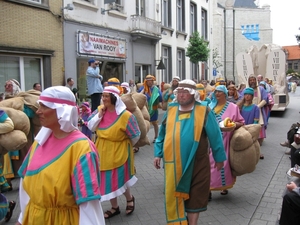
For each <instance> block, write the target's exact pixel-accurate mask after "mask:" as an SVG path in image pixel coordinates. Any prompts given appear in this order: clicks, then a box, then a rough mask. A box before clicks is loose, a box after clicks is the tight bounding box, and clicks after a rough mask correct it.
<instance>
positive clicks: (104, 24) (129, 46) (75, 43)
mask: <svg viewBox="0 0 300 225" xmlns="http://www.w3.org/2000/svg"><path fill="white" fill-rule="evenodd" d="M68 4H74V10H69V11H66V12H65V14H64V18H65V22H64V43H65V46H64V47H65V48H64V53H65V67H66V77H72V78H74V80H75V83H76V82H77V85H78V87H79V92H80V95H81V96H83V95H85V90H86V83H85V82H86V80H85V74H86V69H87V67H88V63H87V61H88V60H89V59H90V58H94V59H95V60H99V61H100V62H101V65H100V74H102V75H103V77H104V81H107V80H108V79H109V78H111V77H116V78H118V79H119V80H120V82H124V81H126V82H128V81H129V80H134V81H135V82H136V83H139V82H143V80H144V78H145V76H146V75H148V74H153V75H156V67H155V63H156V61H155V45H156V44H157V42H158V41H159V40H160V39H161V24H160V22H159V21H157V20H156V19H155V18H156V15H155V14H156V10H155V7H156V4H155V1H146V0H126V1H125V0H120V1H108V0H104V1H102V0H101V1H100V0H98V1H96V0H95V1H83V0H73V1H72V0H69V1H67V0H66V1H65V6H66V5H68ZM133 6H134V7H133Z"/></svg>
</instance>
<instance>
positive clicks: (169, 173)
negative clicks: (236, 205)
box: [154, 80, 226, 225]
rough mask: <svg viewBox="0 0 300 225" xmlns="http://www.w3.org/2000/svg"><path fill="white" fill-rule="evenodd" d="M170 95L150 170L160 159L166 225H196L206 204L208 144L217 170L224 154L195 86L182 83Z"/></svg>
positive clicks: (211, 116) (210, 114) (210, 115)
mask: <svg viewBox="0 0 300 225" xmlns="http://www.w3.org/2000/svg"><path fill="white" fill-rule="evenodd" d="M174 94H175V99H174V101H173V102H171V103H169V106H168V109H167V111H166V113H165V114H164V118H163V121H162V125H161V126H160V130H159V136H158V138H157V140H156V142H155V145H154V157H155V158H154V167H155V168H156V169H159V168H160V167H161V165H160V161H161V158H163V165H164V170H165V203H166V204H165V207H166V219H167V224H182V225H187V224H189V225H196V224H197V221H198V218H199V214H200V212H203V211H206V209H207V203H208V195H209V186H210V160H209V154H208V153H209V151H208V150H209V142H210V147H211V149H212V152H213V158H214V160H215V167H216V168H217V169H218V170H220V169H222V167H223V166H224V161H225V160H226V154H225V150H224V145H223V141H222V135H221V131H220V128H219V125H218V123H217V120H216V117H215V114H214V112H213V111H211V110H210V109H209V107H207V104H206V103H201V101H200V98H199V97H200V96H199V92H198V91H197V90H196V83H195V82H194V81H192V80H183V81H181V82H179V85H178V87H177V88H176V89H175V90H174ZM195 124H196V125H197V126H195ZM199 193H201V194H199ZM185 213H187V217H186V214H185Z"/></svg>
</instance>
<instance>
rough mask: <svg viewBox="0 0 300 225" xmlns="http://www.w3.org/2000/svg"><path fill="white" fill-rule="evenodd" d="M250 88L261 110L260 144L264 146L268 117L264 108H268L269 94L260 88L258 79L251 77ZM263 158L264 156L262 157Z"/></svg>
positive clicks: (254, 101) (249, 79)
mask: <svg viewBox="0 0 300 225" xmlns="http://www.w3.org/2000/svg"><path fill="white" fill-rule="evenodd" d="M248 84H249V87H251V88H253V90H254V98H253V103H254V104H255V105H257V106H258V108H259V124H260V125H261V129H260V133H259V138H258V142H259V144H260V145H262V143H263V140H264V138H266V128H267V115H266V113H265V112H266V111H265V110H264V107H267V102H268V93H267V92H266V91H265V89H264V88H263V87H260V86H258V84H257V82H256V77H255V76H254V75H250V76H249V78H248ZM261 156H263V155H261Z"/></svg>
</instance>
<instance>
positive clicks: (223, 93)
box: [209, 85, 245, 195]
mask: <svg viewBox="0 0 300 225" xmlns="http://www.w3.org/2000/svg"><path fill="white" fill-rule="evenodd" d="M227 97H228V91H227V89H226V87H225V86H224V85H219V86H217V87H216V89H215V91H214V93H213V98H212V99H214V100H212V102H211V103H210V104H209V107H210V108H211V109H212V110H213V111H214V112H215V114H216V118H217V121H218V122H219V123H220V122H221V121H223V120H224V119H225V118H227V117H229V118H230V120H231V121H233V122H234V123H235V125H236V129H238V128H239V127H241V126H242V125H243V124H244V122H245V121H244V118H243V117H242V115H241V114H240V109H239V107H238V106H237V105H235V104H233V103H231V102H228V101H227V100H226V99H227ZM222 135H223V143H224V148H225V151H226V156H227V159H228V160H226V161H225V162H224V167H223V168H222V170H220V171H218V170H217V169H216V168H215V166H214V160H213V152H210V163H211V181H210V189H211V190H212V191H216V190H221V194H222V195H226V194H228V190H227V189H229V188H232V187H233V185H234V183H235V181H236V177H235V176H233V174H232V172H231V167H230V162H229V153H230V139H231V137H232V135H233V131H230V132H222Z"/></svg>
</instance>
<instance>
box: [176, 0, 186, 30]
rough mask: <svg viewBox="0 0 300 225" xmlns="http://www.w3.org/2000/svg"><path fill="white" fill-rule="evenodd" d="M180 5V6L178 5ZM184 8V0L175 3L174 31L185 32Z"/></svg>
mask: <svg viewBox="0 0 300 225" xmlns="http://www.w3.org/2000/svg"><path fill="white" fill-rule="evenodd" d="M179 3H180V4H179ZM184 12H185V8H184V0H177V1H176V29H177V31H180V32H185V13H184Z"/></svg>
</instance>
